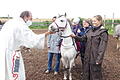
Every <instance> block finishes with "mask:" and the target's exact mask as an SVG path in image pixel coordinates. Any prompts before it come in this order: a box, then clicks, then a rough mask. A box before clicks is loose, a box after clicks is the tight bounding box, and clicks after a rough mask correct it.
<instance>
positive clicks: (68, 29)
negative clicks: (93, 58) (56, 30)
mask: <svg viewBox="0 0 120 80" xmlns="http://www.w3.org/2000/svg"><path fill="white" fill-rule="evenodd" d="M70 34H73V32H72V30H71V27H70V25H68V26H67V27H66V29H65V31H64V32H63V34H62V36H69V35H70ZM62 44H63V45H65V46H73V39H72V37H67V38H63V42H62Z"/></svg>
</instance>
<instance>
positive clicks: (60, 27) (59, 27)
mask: <svg viewBox="0 0 120 80" xmlns="http://www.w3.org/2000/svg"><path fill="white" fill-rule="evenodd" d="M54 23H55V24H56V26H57V27H58V31H59V29H65V28H66V27H67V22H66V25H65V27H62V26H58V24H57V23H56V22H54Z"/></svg>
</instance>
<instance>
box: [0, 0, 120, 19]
mask: <svg viewBox="0 0 120 80" xmlns="http://www.w3.org/2000/svg"><path fill="white" fill-rule="evenodd" d="M24 10H29V11H31V12H32V13H33V18H52V17H53V16H55V15H58V14H59V13H60V14H61V13H64V12H66V13H67V16H68V17H69V18H74V17H83V18H91V17H93V16H94V15H98V14H100V15H102V16H103V17H104V15H106V18H112V15H113V12H114V14H115V18H120V1H119V0H1V1H0V17H3V16H8V14H9V15H10V16H11V17H17V16H19V15H20V13H21V12H22V11H24Z"/></svg>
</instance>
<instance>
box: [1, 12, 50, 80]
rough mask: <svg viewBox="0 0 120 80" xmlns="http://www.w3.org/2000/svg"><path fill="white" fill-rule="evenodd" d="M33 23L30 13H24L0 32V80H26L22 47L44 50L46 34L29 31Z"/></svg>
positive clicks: (5, 25)
mask: <svg viewBox="0 0 120 80" xmlns="http://www.w3.org/2000/svg"><path fill="white" fill-rule="evenodd" d="M31 23H32V14H31V12H30V11H24V12H22V13H21V14H20V17H19V18H16V19H11V20H9V21H8V22H6V23H5V24H4V26H3V28H2V30H1V31H0V37H1V39H0V44H1V45H0V54H1V55H0V64H1V66H0V71H1V73H0V80H25V79H26V78H25V69H24V63H23V59H22V55H21V51H20V46H25V47H28V48H38V49H43V48H44V42H45V36H47V35H48V34H51V32H45V33H44V34H38V35H37V34H35V33H33V32H32V30H30V29H29V27H28V25H29V26H30V25H31Z"/></svg>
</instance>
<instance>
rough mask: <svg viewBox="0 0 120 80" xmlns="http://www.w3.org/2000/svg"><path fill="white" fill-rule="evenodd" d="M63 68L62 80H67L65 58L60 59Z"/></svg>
mask: <svg viewBox="0 0 120 80" xmlns="http://www.w3.org/2000/svg"><path fill="white" fill-rule="evenodd" d="M61 60H62V63H63V67H64V78H63V79H64V80H67V68H68V62H67V61H68V60H67V59H66V58H61Z"/></svg>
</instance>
